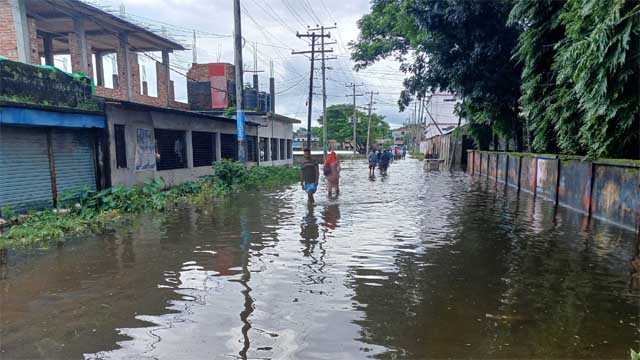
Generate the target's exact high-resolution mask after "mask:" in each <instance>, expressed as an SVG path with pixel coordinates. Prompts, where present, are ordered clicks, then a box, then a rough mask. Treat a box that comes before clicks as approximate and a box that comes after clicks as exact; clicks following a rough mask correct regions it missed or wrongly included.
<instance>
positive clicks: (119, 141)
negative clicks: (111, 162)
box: [113, 125, 127, 169]
mask: <svg viewBox="0 0 640 360" xmlns="http://www.w3.org/2000/svg"><path fill="white" fill-rule="evenodd" d="M113 135H114V137H115V143H116V167H117V168H118V169H126V168H127V142H126V141H125V137H124V125H113Z"/></svg>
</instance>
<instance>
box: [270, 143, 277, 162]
mask: <svg viewBox="0 0 640 360" xmlns="http://www.w3.org/2000/svg"><path fill="white" fill-rule="evenodd" d="M271 160H274V161H275V160H278V139H271Z"/></svg>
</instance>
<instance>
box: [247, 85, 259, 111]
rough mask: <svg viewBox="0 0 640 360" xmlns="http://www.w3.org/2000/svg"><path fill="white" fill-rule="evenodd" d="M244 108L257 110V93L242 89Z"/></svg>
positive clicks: (254, 90) (252, 90) (253, 90)
mask: <svg viewBox="0 0 640 360" xmlns="http://www.w3.org/2000/svg"><path fill="white" fill-rule="evenodd" d="M243 100H244V108H245V109H246V110H258V92H257V91H256V89H244V99H243Z"/></svg>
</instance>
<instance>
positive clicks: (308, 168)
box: [300, 148, 407, 204]
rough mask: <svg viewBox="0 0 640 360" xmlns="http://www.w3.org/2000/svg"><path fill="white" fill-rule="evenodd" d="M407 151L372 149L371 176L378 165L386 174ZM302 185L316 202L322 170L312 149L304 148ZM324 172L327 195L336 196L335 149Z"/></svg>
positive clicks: (301, 166) (338, 189)
mask: <svg viewBox="0 0 640 360" xmlns="http://www.w3.org/2000/svg"><path fill="white" fill-rule="evenodd" d="M406 153H407V151H406V150H405V149H403V150H400V149H398V148H395V149H393V150H392V149H387V150H375V149H374V150H372V151H371V153H369V157H368V161H369V176H374V174H375V170H376V167H378V169H380V174H382V175H386V174H387V169H388V168H389V164H390V163H391V161H393V160H399V159H404V157H405V156H406ZM300 169H301V171H300V186H301V187H302V190H304V191H305V192H306V193H307V197H308V200H309V203H310V204H311V203H313V202H314V198H313V195H314V194H315V193H316V191H317V190H318V182H319V180H320V170H319V169H318V164H317V163H316V162H315V161H314V160H313V158H312V157H311V149H309V148H305V149H304V157H303V158H302V160H301V161H300ZM322 172H323V174H324V177H325V179H326V180H327V195H328V196H329V197H331V196H332V195H333V193H334V190H335V194H336V196H337V195H339V194H340V161H339V160H338V155H337V154H336V152H335V151H331V153H329V155H328V156H327V158H326V159H325V161H324V165H323V167H322Z"/></svg>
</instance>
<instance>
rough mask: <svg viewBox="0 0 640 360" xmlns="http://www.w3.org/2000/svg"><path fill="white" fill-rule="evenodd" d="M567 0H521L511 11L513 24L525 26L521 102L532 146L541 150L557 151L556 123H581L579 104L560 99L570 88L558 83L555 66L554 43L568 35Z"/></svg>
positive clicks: (518, 53) (521, 47)
mask: <svg viewBox="0 0 640 360" xmlns="http://www.w3.org/2000/svg"><path fill="white" fill-rule="evenodd" d="M565 3H566V1H564V0H540V1H532V0H518V1H516V2H515V4H514V7H513V9H512V10H511V14H510V15H509V22H510V23H511V24H519V25H520V26H521V27H522V28H523V31H522V33H521V34H520V37H519V41H518V48H517V50H516V52H515V54H514V58H516V59H518V61H520V62H521V64H522V66H523V69H522V83H521V90H522V96H521V97H520V105H521V106H522V110H523V116H524V118H525V119H526V120H525V123H526V124H527V126H528V128H529V129H528V130H529V132H530V134H531V135H530V139H531V140H532V144H531V147H532V149H533V150H535V151H538V152H557V151H558V145H557V142H558V140H557V130H556V129H555V126H556V124H557V123H559V122H562V123H566V124H577V121H576V118H577V117H578V116H579V113H578V112H577V111H576V109H575V106H567V104H565V103H563V102H561V101H558V100H560V99H562V98H563V97H562V96H559V95H561V94H562V93H566V92H567V91H570V89H567V88H565V87H563V86H561V85H556V81H557V71H555V69H553V58H554V56H555V54H556V50H555V46H554V45H555V44H557V43H558V42H560V41H561V40H562V39H563V38H564V26H562V24H561V23H560V15H561V14H562V13H563V12H564V5H565ZM573 130H574V133H575V132H577V130H576V129H573Z"/></svg>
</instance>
